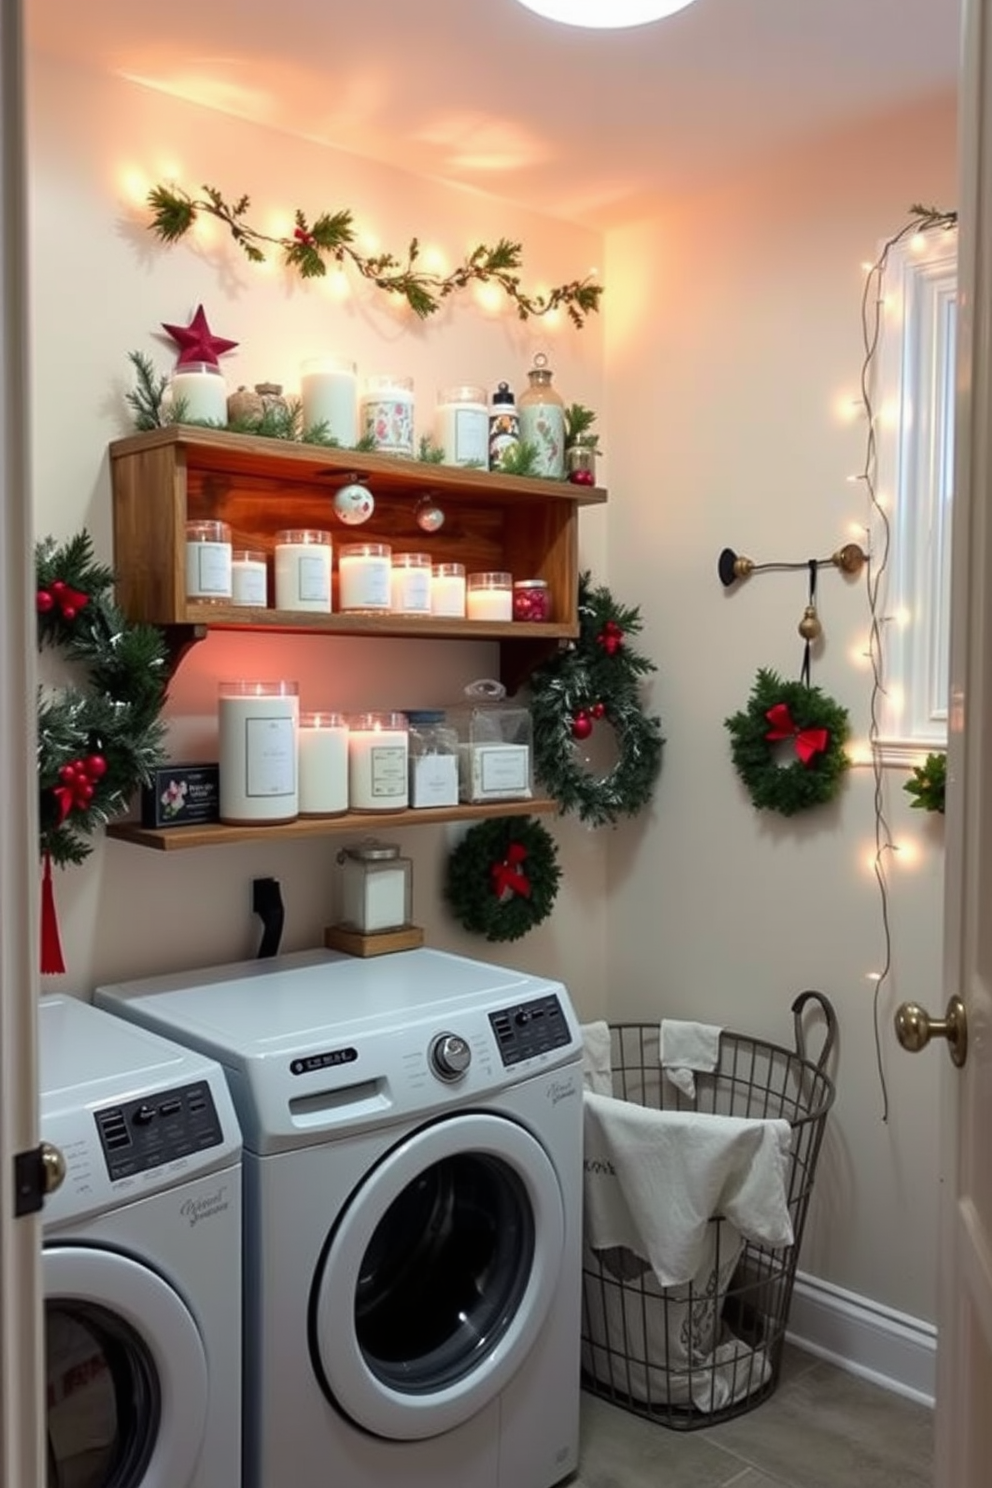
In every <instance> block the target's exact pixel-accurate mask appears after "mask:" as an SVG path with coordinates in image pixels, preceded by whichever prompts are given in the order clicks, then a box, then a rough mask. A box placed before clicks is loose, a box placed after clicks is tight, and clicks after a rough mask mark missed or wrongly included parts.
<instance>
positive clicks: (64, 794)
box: [52, 754, 107, 826]
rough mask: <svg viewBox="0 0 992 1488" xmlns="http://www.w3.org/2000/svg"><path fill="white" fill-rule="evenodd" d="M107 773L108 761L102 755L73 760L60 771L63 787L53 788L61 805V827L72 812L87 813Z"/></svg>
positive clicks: (53, 792) (56, 786)
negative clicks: (99, 782)
mask: <svg viewBox="0 0 992 1488" xmlns="http://www.w3.org/2000/svg"><path fill="white" fill-rule="evenodd" d="M106 773H107V761H106V760H105V759H104V757H103V755H102V754H91V755H90V756H89V757H88V759H78V760H73V761H72V763H71V764H68V765H63V766H62V768H61V770H60V771H59V779H60V780H61V782H62V783H61V785H55V786H53V787H52V794H53V795H54V796H55V799H56V801H58V803H59V826H61V825H62V823H63V822H64V821H65V819H66V817H67V816H68V815H69V812H70V811H75V810H77V809H78V810H79V811H85V810H86V808H87V806H88V805H89V804H90V802H91V801H92V799H93V795H94V792H95V790H96V783H97V781H98V780H102V779H103V777H104V775H106Z"/></svg>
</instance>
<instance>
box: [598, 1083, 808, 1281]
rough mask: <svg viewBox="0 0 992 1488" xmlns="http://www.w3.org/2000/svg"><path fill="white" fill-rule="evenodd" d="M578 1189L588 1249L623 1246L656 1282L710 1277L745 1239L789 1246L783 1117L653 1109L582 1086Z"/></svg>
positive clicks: (786, 1131) (787, 1142)
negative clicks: (581, 1169) (582, 1130)
mask: <svg viewBox="0 0 992 1488" xmlns="http://www.w3.org/2000/svg"><path fill="white" fill-rule="evenodd" d="M583 1104H584V1108H585V1151H584V1169H585V1182H584V1186H583V1193H584V1208H585V1238H586V1242H587V1243H588V1244H589V1245H590V1246H591V1247H592V1249H593V1250H596V1251H600V1250H609V1249H611V1248H613V1247H614V1246H618V1245H622V1246H626V1247H627V1249H628V1250H632V1251H633V1252H634V1253H635V1255H639V1256H642V1257H643V1258H644V1259H645V1260H647V1261H649V1262H650V1264H651V1269H652V1271H653V1272H654V1274H655V1276H656V1277H657V1279H658V1284H659V1285H660V1286H678V1285H680V1284H682V1283H683V1282H687V1281H692V1280H693V1279H695V1278H697V1277H700V1276H702V1277H704V1278H705V1277H707V1276H708V1275H709V1274H710V1273H711V1271H712V1267H713V1262H714V1253H715V1247H716V1244H717V1236H716V1230H717V1228H718V1227H717V1226H716V1225H711V1224H710V1223H709V1221H710V1220H711V1219H713V1218H715V1217H716V1216H721V1217H722V1218H723V1219H724V1220H725V1221H726V1223H725V1224H724V1225H723V1226H722V1227H720V1228H721V1231H722V1233H721V1235H720V1259H721V1264H722V1262H723V1260H724V1258H725V1256H726V1255H728V1254H729V1251H728V1249H727V1247H728V1246H730V1245H736V1246H737V1247H738V1248H739V1247H740V1245H742V1244H743V1240H742V1239H741V1236H743V1237H745V1238H746V1239H748V1240H753V1241H755V1242H757V1243H758V1244H763V1245H772V1246H779V1245H790V1244H791V1243H792V1238H793V1235H792V1222H791V1220H790V1218H789V1210H788V1204H787V1194H786V1174H787V1171H788V1162H789V1148H790V1144H791V1139H792V1133H791V1128H790V1126H789V1123H788V1122H787V1121H779V1120H774V1121H768V1120H749V1119H746V1118H744V1117H739V1116H711V1115H709V1114H707V1113H702V1112H697V1111H655V1110H651V1109H649V1108H648V1107H646V1106H639V1105H636V1104H634V1103H633V1102H632V1101H622V1100H614V1099H613V1097H612V1096H604V1095H597V1094H595V1093H594V1092H591V1091H587V1092H586V1093H585V1094H584V1096H583Z"/></svg>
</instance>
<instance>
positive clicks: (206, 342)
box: [162, 305, 238, 367]
mask: <svg viewBox="0 0 992 1488" xmlns="http://www.w3.org/2000/svg"><path fill="white" fill-rule="evenodd" d="M162 329H163V331H168V333H169V335H170V336H171V337H172V339H173V341H175V343H176V345H177V346H178V347H179V359H178V361H177V362H176V366H177V367H188V366H189V365H190V363H191V362H207V363H208V364H209V365H210V366H212V367H216V366H217V365H218V358H219V357H220V356H221V355H222V354H223V353H224V352H225V351H233V350H234V348H235V346H237V345H238V343H237V341H226V340H225V339H224V337H223V336H215V335H214V334H213V332H212V331H211V329H210V327H209V325H208V324H207V317H206V314H205V313H204V309H203V306H202V305H197V307H196V314H195V315H194V316H193V319H192V320H191V321H190V323H189V325H188V326H177V325H166V323H165V321H164V320H163V322H162Z"/></svg>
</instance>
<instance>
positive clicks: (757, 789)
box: [725, 668, 851, 816]
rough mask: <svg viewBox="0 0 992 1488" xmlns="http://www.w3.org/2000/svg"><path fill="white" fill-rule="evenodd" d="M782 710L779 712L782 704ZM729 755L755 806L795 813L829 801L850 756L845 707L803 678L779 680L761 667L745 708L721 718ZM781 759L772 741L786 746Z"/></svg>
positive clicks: (791, 814)
mask: <svg viewBox="0 0 992 1488" xmlns="http://www.w3.org/2000/svg"><path fill="white" fill-rule="evenodd" d="M783 708H784V709H785V712H784V713H782V712H781V711H777V710H781V709H783ZM725 726H726V728H727V729H728V730H729V732H730V737H731V757H732V759H733V762H734V767H735V769H736V770H737V773H738V775H739V776H740V778H741V780H742V781H743V783H744V785H745V786H746V788H747V792H748V794H749V795H750V797H751V801H752V802H753V804H754V805H755V806H756V807H757V808H758V810H759V811H761V810H767V811H778V812H781V814H782V815H783V816H794V815H795V814H796V813H797V812H799V811H808V810H809V809H810V807H812V806H820V805H823V804H824V802H826V801H830V800H832V799H833V797H834V796H835V795H836V794H837V791H838V790H839V789H840V784H841V780H842V778H843V775H844V772H845V771H846V770H847V769H848V768H849V767H850V763H851V762H850V760H849V758H848V756H847V754H846V753H845V751H844V745H845V744H846V742H847V740H848V738H849V737H850V724H849V721H848V714H847V709H846V708H842V707H841V706H840V704H839V703H836V702H835V701H834V700H833V698H830V697H828V696H827V695H826V694H825V693H824V692H821V690H820V688H819V687H808V686H807V685H806V683H805V682H783V681H782V678H781V677H779V676H778V675H777V674H776V673H775V672H772V671H769V670H767V669H766V668H762V669H761V670H760V671H759V672H758V675H757V679H756V681H755V684H754V688H753V689H752V692H751V696H750V698H749V700H748V705H747V708H746V709H744V710H743V711H741V712H738V713H734V714H733V715H732V716H731V717H730V718H728V719H726V720H725ZM790 741H792V745H791V747H792V749H793V751H794V755H793V758H791V759H789V760H788V761H787V762H783V761H782V758H781V752H780V750H778V749H776V747H775V746H776V744H780V745H782V747H789V746H790Z"/></svg>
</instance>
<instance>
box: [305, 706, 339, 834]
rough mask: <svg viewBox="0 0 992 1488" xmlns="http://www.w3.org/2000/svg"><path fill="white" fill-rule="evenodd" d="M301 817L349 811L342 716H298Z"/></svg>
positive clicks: (336, 714)
mask: <svg viewBox="0 0 992 1488" xmlns="http://www.w3.org/2000/svg"><path fill="white" fill-rule="evenodd" d="M299 759H300V815H301V816H342V815H343V814H344V812H346V811H347V810H348V721H347V719H346V718H345V717H344V716H343V714H341V713H301V714H300V734H299Z"/></svg>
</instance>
